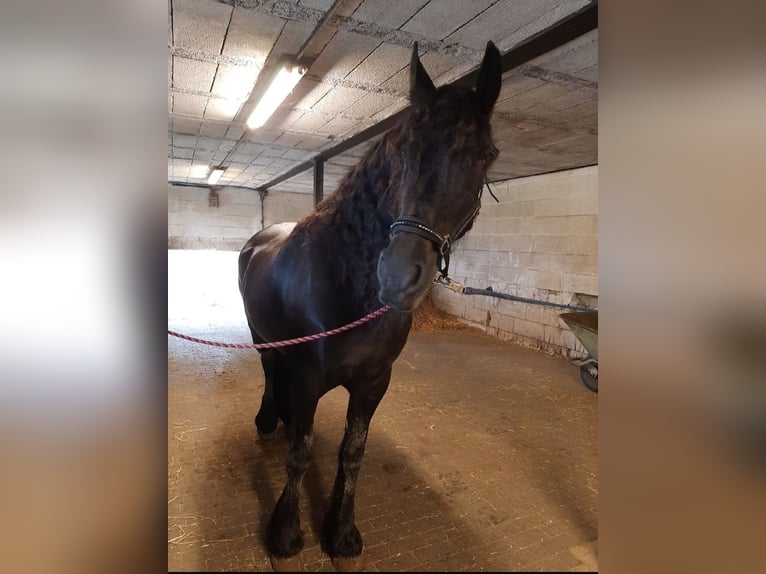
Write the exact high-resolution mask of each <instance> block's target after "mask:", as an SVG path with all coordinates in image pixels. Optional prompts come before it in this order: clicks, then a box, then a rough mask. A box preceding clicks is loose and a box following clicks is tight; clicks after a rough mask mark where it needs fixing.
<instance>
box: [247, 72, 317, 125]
mask: <svg viewBox="0 0 766 574" xmlns="http://www.w3.org/2000/svg"><path fill="white" fill-rule="evenodd" d="M305 73H306V68H305V67H304V66H299V65H297V64H294V63H291V62H285V63H282V64H281V65H280V66H279V69H278V71H277V73H276V74H275V75H274V78H273V79H272V80H271V84H269V87H268V88H266V92H265V93H264V94H263V96H261V99H260V100H258V104H257V105H256V106H255V109H254V110H253V113H252V114H250V117H249V118H248V119H247V127H249V128H250V129H255V128H259V127H261V126H262V125H263V124H265V123H266V120H268V119H269V118H270V117H271V114H273V113H274V110H276V109H277V106H279V104H281V103H282V101H283V100H284V99H285V98H286V97H287V94H289V93H290V92H292V91H293V88H294V87H295V85H296V84H297V83H298V81H299V80H300V79H301V78H302V77H303V74H305Z"/></svg>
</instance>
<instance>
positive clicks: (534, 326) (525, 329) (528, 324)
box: [513, 318, 545, 340]
mask: <svg viewBox="0 0 766 574" xmlns="http://www.w3.org/2000/svg"><path fill="white" fill-rule="evenodd" d="M513 332H514V333H516V334H518V335H522V336H524V337H529V338H530V339H535V340H542V339H543V337H544V336H545V327H544V326H543V325H541V324H540V323H535V322H534V321H527V320H526V319H518V318H517V319H514V320H513Z"/></svg>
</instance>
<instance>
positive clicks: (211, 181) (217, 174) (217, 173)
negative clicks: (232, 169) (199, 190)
mask: <svg viewBox="0 0 766 574" xmlns="http://www.w3.org/2000/svg"><path fill="white" fill-rule="evenodd" d="M224 170H225V168H223V167H216V168H214V169H213V171H212V172H211V173H210V177H209V178H207V183H208V185H215V184H216V183H218V180H219V179H221V176H222V175H223V172H224Z"/></svg>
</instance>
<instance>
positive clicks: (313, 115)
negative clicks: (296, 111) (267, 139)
mask: <svg viewBox="0 0 766 574" xmlns="http://www.w3.org/2000/svg"><path fill="white" fill-rule="evenodd" d="M330 119H331V117H330V116H328V115H326V114H323V113H320V112H315V111H311V112H306V113H305V114H303V115H302V116H301V117H300V118H298V119H297V120H296V121H295V122H293V124H292V125H291V126H290V129H291V130H295V131H299V132H306V133H311V134H316V133H317V131H318V130H319V128H321V127H322V126H323V125H325V124H326V123H327V122H328V121H329V120H330Z"/></svg>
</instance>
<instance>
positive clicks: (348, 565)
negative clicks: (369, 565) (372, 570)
mask: <svg viewBox="0 0 766 574" xmlns="http://www.w3.org/2000/svg"><path fill="white" fill-rule="evenodd" d="M365 562H366V561H365V559H364V554H360V555H359V556H336V557H335V558H333V559H332V565H333V566H335V569H336V570H337V571H338V572H361V571H362V570H364V567H365Z"/></svg>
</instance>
